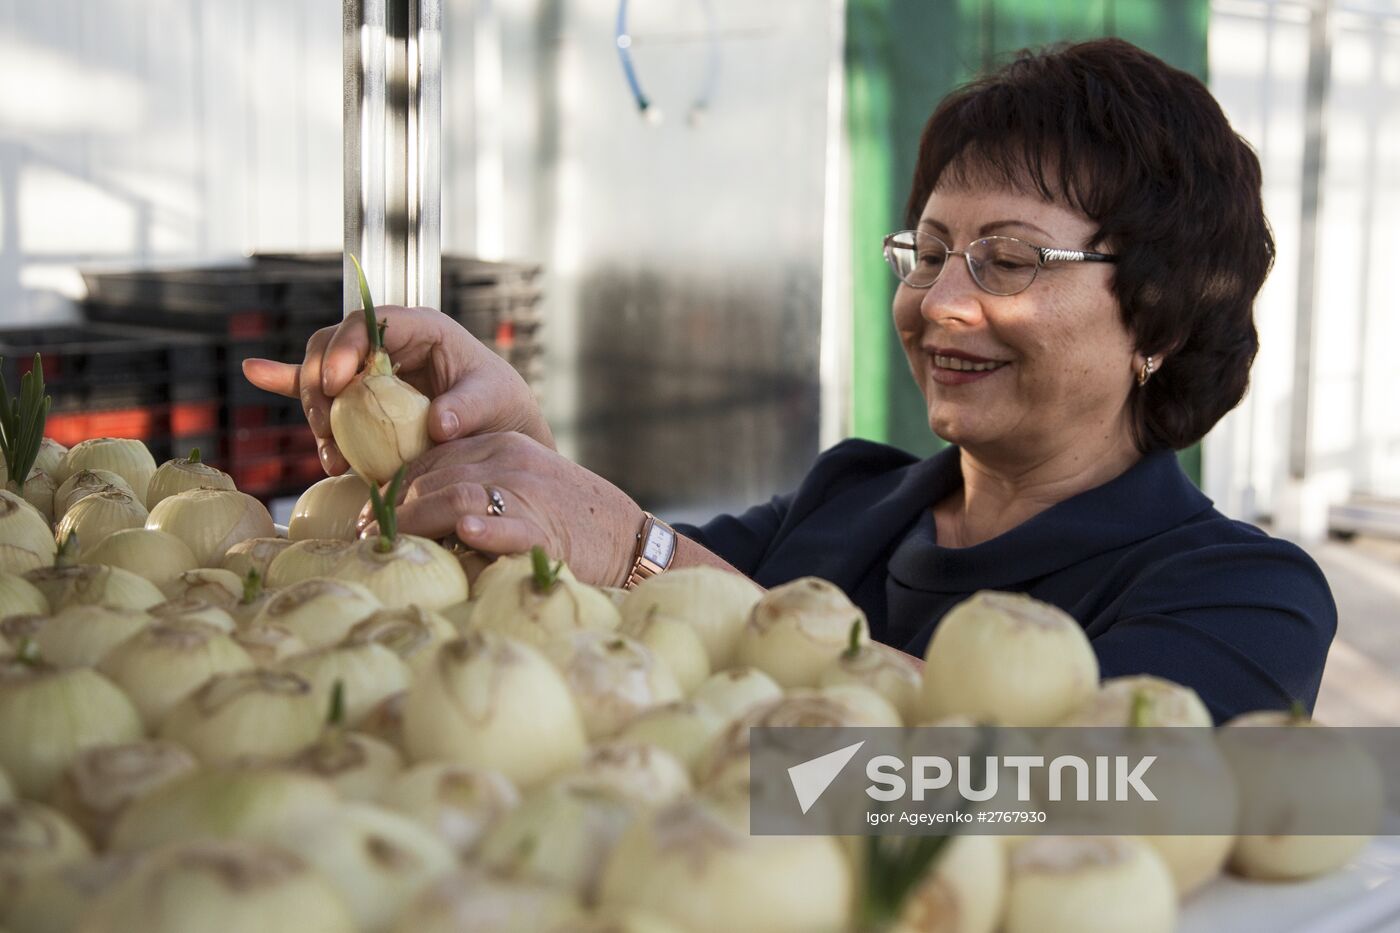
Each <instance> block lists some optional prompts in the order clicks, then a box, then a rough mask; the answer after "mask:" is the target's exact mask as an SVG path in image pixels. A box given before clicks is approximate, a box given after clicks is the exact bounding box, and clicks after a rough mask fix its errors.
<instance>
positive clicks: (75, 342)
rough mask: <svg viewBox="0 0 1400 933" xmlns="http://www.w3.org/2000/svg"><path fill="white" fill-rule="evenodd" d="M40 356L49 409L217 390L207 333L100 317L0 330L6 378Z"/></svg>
mask: <svg viewBox="0 0 1400 933" xmlns="http://www.w3.org/2000/svg"><path fill="white" fill-rule="evenodd" d="M35 353H38V354H40V355H42V357H43V361H44V385H45V391H46V392H47V394H48V395H50V396H52V398H53V408H52V411H54V412H73V411H92V410H105V409H115V408H129V407H139V406H150V405H161V404H168V403H171V402H186V401H198V400H201V399H210V398H215V397H217V395H218V393H219V388H220V378H219V373H218V371H217V365H218V363H217V361H218V352H217V348H216V345H215V343H214V342H213V341H211V340H209V339H208V338H204V337H199V336H196V335H191V334H187V333H181V332H170V331H158V330H152V329H150V328H138V327H119V326H113V325H102V324H84V325H79V326H57V327H44V328H15V329H7V330H0V356H3V357H4V358H5V361H6V366H5V382H6V387H7V388H8V389H9V390H10V391H11V392H18V391H19V382H20V377H21V376H22V375H23V374H24V373H27V372H29V371H30V370H31V369H32V368H33V365H34V354H35Z"/></svg>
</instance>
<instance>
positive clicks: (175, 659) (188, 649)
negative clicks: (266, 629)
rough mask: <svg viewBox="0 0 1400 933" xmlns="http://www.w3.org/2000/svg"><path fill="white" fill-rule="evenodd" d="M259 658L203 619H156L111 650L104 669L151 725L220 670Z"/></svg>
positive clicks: (248, 664)
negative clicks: (180, 620)
mask: <svg viewBox="0 0 1400 933" xmlns="http://www.w3.org/2000/svg"><path fill="white" fill-rule="evenodd" d="M252 666H253V660H252V659H251V658H250V657H248V653H247V652H245V651H244V650H243V649H242V648H240V647H238V645H236V644H234V642H233V641H232V639H230V638H229V637H228V636H227V635H225V634H224V633H223V632H220V631H219V630H218V629H215V628H211V627H209V626H207V625H204V624H202V623H198V622H194V623H191V622H164V621H162V622H156V623H155V624H153V625H149V626H147V627H146V628H144V629H142V630H141V631H139V632H137V633H136V634H135V635H133V636H131V637H130V638H128V639H127V640H126V641H124V642H122V643H121V644H120V645H117V646H116V647H115V648H113V649H112V650H111V651H109V652H107V655H106V657H104V658H103V659H102V661H101V662H100V663H99V664H98V669H99V670H100V671H102V673H104V674H106V675H107V676H108V677H110V678H112V680H113V681H114V682H115V683H117V684H118V685H119V686H120V687H122V689H124V690H125V691H126V693H127V695H128V696H129V697H131V702H132V703H133V704H135V706H136V709H137V710H139V711H140V714H141V719H142V721H143V722H144V723H145V724H146V728H147V729H152V730H153V729H155V728H156V727H157V726H159V725H160V723H161V720H163V719H164V718H165V716H166V714H167V713H168V712H169V711H170V709H171V707H173V706H175V705H176V704H177V703H179V702H180V701H181V700H183V699H184V698H185V697H186V696H187V695H189V694H190V693H192V692H193V691H194V690H195V689H196V688H198V687H199V686H200V685H201V684H203V683H204V682H205V681H206V680H208V679H209V678H210V677H212V676H214V675H215V674H222V673H229V672H233V671H244V670H249V669H250V668H252Z"/></svg>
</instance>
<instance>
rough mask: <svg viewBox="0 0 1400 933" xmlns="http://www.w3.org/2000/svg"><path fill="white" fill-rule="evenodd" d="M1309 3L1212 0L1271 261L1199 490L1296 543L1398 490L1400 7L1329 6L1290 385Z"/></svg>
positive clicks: (1213, 33)
mask: <svg viewBox="0 0 1400 933" xmlns="http://www.w3.org/2000/svg"><path fill="white" fill-rule="evenodd" d="M1309 7H1310V4H1307V3H1303V2H1297V0H1214V2H1213V3H1212V5H1211V12H1212V15H1211V24H1210V37H1209V38H1210V83H1211V89H1212V91H1213V92H1214V93H1215V95H1216V97H1217V98H1218V99H1219V100H1220V101H1221V104H1222V105H1223V106H1224V108H1225V110H1226V113H1227V114H1228V115H1229V117H1230V119H1231V121H1232V122H1233V123H1234V125H1235V128H1236V129H1237V130H1239V131H1240V133H1242V134H1243V135H1244V136H1245V138H1247V139H1248V140H1249V141H1250V142H1251V143H1252V144H1253V145H1254V146H1255V148H1256V149H1257V150H1258V152H1259V156H1260V161H1261V162H1262V164H1263V169H1264V189H1265V191H1264V194H1265V208H1266V210H1267V212H1268V215H1269V219H1270V221H1271V223H1272V225H1273V228H1274V235H1275V238H1276V241H1277V244H1278V259H1277V262H1276V264H1275V266H1274V270H1273V273H1272V274H1271V275H1270V277H1269V279H1268V281H1267V282H1266V283H1265V286H1264V290H1263V292H1262V294H1261V296H1260V300H1259V302H1258V305H1257V306H1256V319H1257V324H1258V327H1259V334H1260V352H1259V358H1258V360H1257V362H1256V364H1255V368H1254V372H1253V379H1252V386H1251V389H1250V393H1249V395H1248V397H1247V398H1246V400H1245V402H1244V404H1243V405H1241V407H1240V408H1239V409H1237V410H1236V411H1235V412H1234V413H1232V414H1231V415H1229V416H1228V417H1227V418H1226V419H1225V420H1224V421H1223V422H1222V423H1221V425H1220V426H1219V427H1218V428H1217V429H1216V430H1215V431H1214V432H1212V434H1211V436H1210V437H1209V438H1208V439H1207V442H1206V449H1205V459H1204V463H1205V471H1206V475H1205V486H1206V491H1207V493H1208V494H1210V495H1211V496H1212V497H1213V498H1214V499H1215V500H1216V501H1217V503H1219V504H1220V506H1221V507H1222V508H1223V509H1224V510H1225V511H1226V512H1227V513H1228V514H1231V515H1237V516H1239V517H1242V518H1246V519H1252V518H1258V517H1272V518H1274V520H1275V521H1276V522H1277V523H1278V524H1279V525H1280V527H1282V528H1284V529H1285V530H1286V531H1289V532H1290V533H1293V534H1297V535H1300V536H1303V537H1313V536H1316V535H1318V534H1321V533H1323V532H1325V530H1326V517H1327V508H1328V506H1329V505H1331V504H1336V503H1339V502H1342V501H1345V500H1347V499H1349V498H1352V497H1355V496H1365V495H1377V496H1384V497H1389V498H1400V374H1398V373H1397V367H1396V366H1395V365H1394V364H1393V363H1391V362H1390V359H1391V356H1392V353H1393V350H1392V348H1393V347H1394V346H1395V345H1396V343H1397V341H1400V315H1397V314H1396V313H1395V309H1394V297H1393V295H1394V293H1395V287H1394V285H1393V279H1394V276H1395V274H1396V272H1395V270H1396V259H1395V257H1396V251H1395V250H1396V247H1397V246H1400V2H1396V0H1373V2H1369V3H1366V4H1364V5H1363V4H1361V3H1358V2H1350V3H1342V2H1338V3H1336V4H1334V7H1333V9H1334V13H1333V16H1332V22H1331V26H1332V37H1333V38H1332V44H1333V48H1332V61H1331V66H1332V67H1331V77H1330V80H1331V88H1330V95H1329V97H1328V101H1327V107H1326V110H1325V121H1326V122H1325V126H1326V148H1325V155H1324V168H1323V175H1322V182H1321V198H1322V208H1321V211H1320V214H1319V216H1318V233H1317V249H1318V252H1317V273H1316V276H1317V278H1316V281H1317V287H1316V297H1315V327H1316V335H1315V340H1314V342H1313V348H1312V349H1313V359H1314V365H1313V377H1312V380H1311V383H1310V384H1308V385H1295V384H1294V362H1295V342H1296V338H1295V329H1296V326H1297V311H1298V305H1299V300H1298V297H1299V296H1298V284H1299V277H1298V271H1299V259H1300V255H1299V250H1300V227H1301V221H1302V193H1303V174H1302V173H1303V143H1304V116H1305V106H1306V101H1305V91H1304V84H1305V79H1306V75H1307V68H1308V20H1309ZM1304 396H1307V397H1310V404H1311V406H1312V422H1311V432H1310V437H1309V443H1308V447H1307V452H1308V458H1307V461H1308V463H1307V475H1306V477H1305V478H1304V479H1303V480H1302V481H1301V482H1300V481H1298V480H1297V479H1296V478H1292V477H1290V476H1289V442H1290V436H1291V434H1290V411H1291V407H1292V406H1293V405H1294V404H1295V402H1296V401H1299V400H1300V399H1301V398H1302V397H1304Z"/></svg>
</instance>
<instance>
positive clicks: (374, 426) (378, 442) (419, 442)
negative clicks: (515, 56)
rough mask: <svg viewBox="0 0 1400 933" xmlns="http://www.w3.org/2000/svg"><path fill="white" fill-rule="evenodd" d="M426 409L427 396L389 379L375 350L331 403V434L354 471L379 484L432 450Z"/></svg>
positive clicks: (384, 361) (384, 360) (384, 359)
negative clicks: (361, 369)
mask: <svg viewBox="0 0 1400 933" xmlns="http://www.w3.org/2000/svg"><path fill="white" fill-rule="evenodd" d="M428 405H429V402H428V398H427V396H425V395H424V394H423V393H422V392H419V391H418V390H417V389H415V388H413V386H411V385H409V384H408V383H406V382H404V381H403V380H402V379H400V378H399V377H398V376H395V375H394V373H393V368H392V366H391V365H390V363H389V355H388V354H387V353H384V352H383V351H382V350H381V351H378V352H375V353H373V354H372V355H371V357H370V359H369V361H368V365H367V366H366V367H365V369H364V370H363V371H362V372H361V373H360V374H359V375H357V376H356V377H355V378H354V379H352V380H350V384H349V385H348V386H346V387H345V389H344V390H343V391H342V392H341V393H340V394H339V395H337V396H336V397H335V401H333V402H331V418H330V420H331V436H332V437H334V438H335V445H336V447H338V448H339V449H340V452H341V453H342V454H344V455H345V462H346V463H348V464H350V466H351V468H352V469H353V470H354V471H355V472H356V473H358V474H359V475H360V476H362V477H364V478H365V479H367V480H369V481H370V482H373V483H375V484H376V485H379V486H383V485H384V484H385V483H387V482H389V481H390V480H391V479H393V478H394V474H395V473H397V472H398V470H399V467H401V466H403V465H404V464H405V463H412V462H413V461H414V460H417V459H418V458H419V457H421V456H422V455H423V453H424V452H425V451H427V449H428V448H429V447H431V446H432V440H431V439H430V438H429V437H428Z"/></svg>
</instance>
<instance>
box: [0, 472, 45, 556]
mask: <svg viewBox="0 0 1400 933" xmlns="http://www.w3.org/2000/svg"><path fill="white" fill-rule="evenodd" d="M57 553H58V543H57V542H56V541H55V540H54V536H53V532H51V531H49V525H48V522H47V521H45V520H44V516H42V515H40V514H39V512H38V510H37V509H35V508H34V507H33V506H32V505H30V504H29V503H28V502H26V501H25V500H24V499H22V498H20V497H19V496H17V495H15V494H14V493H12V492H10V491H9V490H5V489H0V571H3V572H5V573H14V574H23V573H26V572H28V571H30V570H34V569H35V568H38V567H48V566H50V565H52V564H53V561H54V555H55V554H57Z"/></svg>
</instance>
